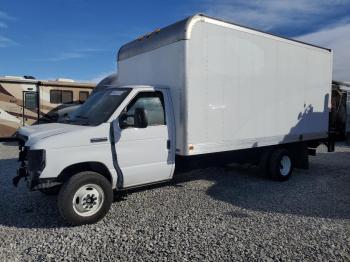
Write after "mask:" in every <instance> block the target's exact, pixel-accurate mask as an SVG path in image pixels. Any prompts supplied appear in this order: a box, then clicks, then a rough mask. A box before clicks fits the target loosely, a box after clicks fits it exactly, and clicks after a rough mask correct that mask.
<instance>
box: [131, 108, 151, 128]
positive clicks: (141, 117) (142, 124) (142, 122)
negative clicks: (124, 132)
mask: <svg viewBox="0 0 350 262" xmlns="http://www.w3.org/2000/svg"><path fill="white" fill-rule="evenodd" d="M134 124H135V127H138V128H146V127H147V126H148V118H147V114H146V110H145V109H144V108H136V109H135V114H134Z"/></svg>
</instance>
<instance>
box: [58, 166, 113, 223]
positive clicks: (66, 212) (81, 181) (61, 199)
mask: <svg viewBox="0 0 350 262" xmlns="http://www.w3.org/2000/svg"><path fill="white" fill-rule="evenodd" d="M87 185H93V186H94V187H96V188H98V189H99V190H101V194H100V195H102V194H103V201H100V202H101V204H100V207H99V208H98V209H97V211H96V213H94V214H91V215H86V216H83V215H80V214H79V211H77V207H76V205H75V204H73V198H74V195H75V194H76V193H77V192H78V191H79V189H81V188H83V187H84V186H86V187H87V190H91V188H90V189H89V187H88V186H87ZM89 196H90V195H87V197H89ZM92 196H94V195H92ZM76 200H77V202H76V203H77V204H78V203H80V205H83V204H84V203H85V204H86V203H90V202H86V198H85V196H84V198H83V199H79V197H77V198H76ZM83 200H84V201H85V202H83V203H82V202H80V201H83ZM92 201H93V202H95V200H94V199H92ZM112 201H113V190H112V185H111V183H110V182H109V181H108V180H107V179H106V178H105V177H104V176H102V175H101V174H99V173H96V172H92V171H86V172H81V173H78V174H76V175H74V176H72V177H70V178H69V179H68V180H67V181H66V182H65V183H64V184H63V186H62V188H61V190H60V192H59V194H58V199H57V202H58V203H57V204H58V210H59V212H60V214H61V216H62V218H63V219H64V220H65V221H66V222H67V223H68V224H69V225H72V226H76V225H83V224H92V223H96V222H97V221H99V220H101V219H102V218H103V217H104V216H105V215H106V214H107V212H108V211H109V209H110V207H111V204H112Z"/></svg>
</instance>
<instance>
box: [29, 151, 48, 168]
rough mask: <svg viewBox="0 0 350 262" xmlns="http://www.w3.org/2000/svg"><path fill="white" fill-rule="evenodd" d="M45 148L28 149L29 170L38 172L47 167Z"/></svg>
mask: <svg viewBox="0 0 350 262" xmlns="http://www.w3.org/2000/svg"><path fill="white" fill-rule="evenodd" d="M45 160H46V157H45V150H42V149H41V150H29V151H28V170H29V171H32V172H35V173H37V172H38V171H39V172H41V171H42V170H44V168H45V163H46V161H45Z"/></svg>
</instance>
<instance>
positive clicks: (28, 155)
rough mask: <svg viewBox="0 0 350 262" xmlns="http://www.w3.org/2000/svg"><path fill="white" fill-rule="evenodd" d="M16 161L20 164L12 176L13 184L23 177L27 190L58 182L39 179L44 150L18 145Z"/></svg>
mask: <svg viewBox="0 0 350 262" xmlns="http://www.w3.org/2000/svg"><path fill="white" fill-rule="evenodd" d="M18 161H19V162H20V166H19V168H18V169H17V176H16V177H14V178H13V184H14V186H17V185H18V183H19V181H20V180H21V179H22V178H24V179H25V180H26V182H27V186H28V188H29V190H31V191H32V190H37V189H41V188H49V187H52V186H55V185H58V184H60V183H59V182H57V181H55V179H40V175H41V172H42V170H43V169H44V168H45V151H44V150H30V149H29V148H28V147H25V146H24V145H23V144H22V145H20V146H19V157H18Z"/></svg>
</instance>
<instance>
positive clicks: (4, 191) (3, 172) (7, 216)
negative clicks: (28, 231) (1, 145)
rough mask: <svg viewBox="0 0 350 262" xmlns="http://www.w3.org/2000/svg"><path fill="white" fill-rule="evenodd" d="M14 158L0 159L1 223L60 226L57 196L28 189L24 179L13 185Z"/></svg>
mask: <svg viewBox="0 0 350 262" xmlns="http://www.w3.org/2000/svg"><path fill="white" fill-rule="evenodd" d="M17 165H18V162H17V159H14V158H12V159H1V160H0V192H1V196H0V209H1V212H0V225H3V226H10V227H17V228H53V227H62V226H64V222H63V221H62V220H61V219H60V216H59V214H58V210H57V205H56V197H54V196H46V195H43V194H42V193H40V192H29V191H28V189H27V188H26V185H25V181H24V180H22V181H20V183H19V185H18V187H17V188H16V187H14V186H13V184H12V178H13V177H14V176H15V174H16V167H17Z"/></svg>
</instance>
